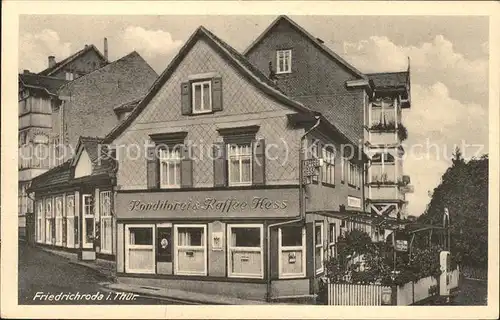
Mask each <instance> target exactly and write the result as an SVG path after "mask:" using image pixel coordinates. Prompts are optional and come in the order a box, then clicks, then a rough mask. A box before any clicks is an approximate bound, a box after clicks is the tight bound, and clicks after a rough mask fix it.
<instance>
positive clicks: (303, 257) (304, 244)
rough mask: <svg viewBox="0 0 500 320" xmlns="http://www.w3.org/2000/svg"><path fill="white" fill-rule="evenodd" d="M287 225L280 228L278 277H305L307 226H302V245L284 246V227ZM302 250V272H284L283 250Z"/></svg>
mask: <svg viewBox="0 0 500 320" xmlns="http://www.w3.org/2000/svg"><path fill="white" fill-rule="evenodd" d="M285 228H287V227H280V228H278V255H279V258H278V277H279V278H280V279H291V278H303V277H305V276H306V267H307V266H306V255H307V252H306V228H305V227H302V229H301V230H302V246H283V229H285ZM298 250H301V251H302V272H301V273H283V271H282V266H283V261H282V258H283V252H286V251H298Z"/></svg>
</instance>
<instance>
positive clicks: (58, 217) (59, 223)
mask: <svg viewBox="0 0 500 320" xmlns="http://www.w3.org/2000/svg"><path fill="white" fill-rule="evenodd" d="M58 202H60V204H61V208H60V209H61V210H60V211H59V210H58V207H57V205H58ZM54 204H55V206H54V207H55V208H54V211H55V229H56V246H62V245H63V241H62V239H63V232H64V230H63V216H64V197H63V196H57V197H55V198H54Z"/></svg>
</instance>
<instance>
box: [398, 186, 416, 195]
mask: <svg viewBox="0 0 500 320" xmlns="http://www.w3.org/2000/svg"><path fill="white" fill-rule="evenodd" d="M414 191H415V187H414V186H413V185H411V184H409V185H407V186H403V187H401V192H403V193H413V192H414Z"/></svg>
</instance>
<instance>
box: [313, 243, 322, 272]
mask: <svg viewBox="0 0 500 320" xmlns="http://www.w3.org/2000/svg"><path fill="white" fill-rule="evenodd" d="M322 251H323V248H321V247H320V248H316V249H315V250H314V254H315V257H316V258H315V265H316V270H319V269H321V268H322V267H323V257H322V254H321V253H322Z"/></svg>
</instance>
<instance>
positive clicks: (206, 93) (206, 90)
mask: <svg viewBox="0 0 500 320" xmlns="http://www.w3.org/2000/svg"><path fill="white" fill-rule="evenodd" d="M210 95H211V92H210V85H209V84H208V83H204V84H203V109H204V110H210V109H211V106H210Z"/></svg>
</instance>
